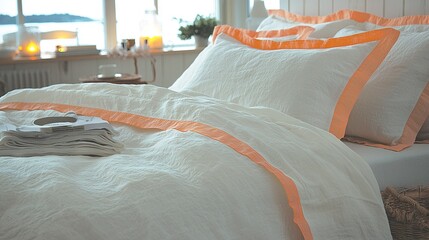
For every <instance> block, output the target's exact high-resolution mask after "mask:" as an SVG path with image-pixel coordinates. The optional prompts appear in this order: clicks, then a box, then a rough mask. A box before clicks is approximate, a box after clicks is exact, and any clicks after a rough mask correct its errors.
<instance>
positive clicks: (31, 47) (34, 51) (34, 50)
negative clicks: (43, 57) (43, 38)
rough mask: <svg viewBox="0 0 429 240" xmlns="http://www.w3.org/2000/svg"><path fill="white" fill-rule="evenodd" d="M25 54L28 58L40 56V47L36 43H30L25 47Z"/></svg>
mask: <svg viewBox="0 0 429 240" xmlns="http://www.w3.org/2000/svg"><path fill="white" fill-rule="evenodd" d="M24 49H25V53H26V54H27V55H29V56H35V55H39V54H40V47H39V45H38V44H37V43H35V42H33V41H31V42H28V43H27V46H25V48H24Z"/></svg>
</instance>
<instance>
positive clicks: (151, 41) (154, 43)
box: [140, 36, 164, 49]
mask: <svg viewBox="0 0 429 240" xmlns="http://www.w3.org/2000/svg"><path fill="white" fill-rule="evenodd" d="M146 39H147V44H148V46H149V48H151V49H157V48H158V49H159V48H163V47H164V44H163V42H162V36H142V37H140V46H143V45H144V42H145V40H146Z"/></svg>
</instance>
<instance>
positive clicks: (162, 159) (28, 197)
mask: <svg viewBox="0 0 429 240" xmlns="http://www.w3.org/2000/svg"><path fill="white" fill-rule="evenodd" d="M21 102H25V103H21ZM15 103H16V104H15ZM47 103H49V105H48V104H47ZM59 104H67V105H59ZM69 105H70V107H69ZM74 106H77V107H74ZM45 107H49V108H51V109H52V110H49V111H43V110H34V109H44V108H45ZM0 108H2V109H12V108H20V109H30V108H31V109H33V111H27V110H19V111H18V110H3V111H0V121H1V122H2V123H24V122H25V123H29V122H31V121H32V120H33V119H35V118H38V117H41V116H46V115H55V114H59V113H58V112H56V111H54V110H55V109H57V110H61V111H66V110H74V111H75V112H77V113H86V114H87V115H91V114H92V115H100V117H103V118H105V119H106V120H109V119H112V120H115V121H116V123H114V127H115V129H116V130H117V131H118V132H119V136H118V137H117V140H118V141H120V142H122V143H123V144H124V146H125V147H124V150H123V151H122V152H121V153H120V154H117V155H112V156H109V157H100V158H94V157H86V156H69V157H65V156H42V157H29V158H12V157H7V156H3V157H0V239H302V238H305V239H342V240H343V239H391V235H390V231H389V226H388V222H387V218H386V214H385V211H384V208H383V203H382V201H381V197H380V193H379V189H378V185H377V182H376V179H375V178H374V175H373V173H372V172H371V169H370V167H369V166H368V164H367V163H366V162H365V161H364V160H363V159H362V158H361V157H359V156H358V155H357V154H356V153H354V152H353V151H352V150H350V149H349V148H348V147H346V146H345V145H344V144H343V143H342V142H341V141H339V140H338V139H336V138H335V137H334V136H333V135H331V134H330V133H328V132H325V131H323V130H321V129H318V128H316V127H313V126H310V125H309V124H306V123H303V122H302V121H299V120H297V119H295V118H292V117H289V116H287V115H285V114H282V113H280V112H277V111H274V110H272V109H268V108H247V107H242V106H239V105H235V104H232V103H226V102H223V101H220V100H215V99H211V98H208V97H203V96H191V95H187V94H185V93H177V92H174V91H171V90H168V89H164V88H159V87H156V86H150V85H147V86H126V85H113V84H101V83H97V84H74V85H54V86H51V87H47V88H44V89H36V90H30V89H28V90H16V91H13V92H10V93H8V94H7V95H6V96H4V97H2V98H0ZM138 116H147V117H150V118H139V117H138ZM153 118H157V119H153ZM169 119H172V120H176V121H173V124H172V125H171V126H170V125H168V124H171V123H172V121H169ZM141 120H143V121H141ZM185 120H186V122H185ZM109 121H110V120H109ZM120 121H128V123H129V124H137V125H138V124H142V125H143V126H145V127H144V128H143V129H139V128H136V127H132V126H127V125H124V124H119V123H117V122H120ZM203 124H204V125H203ZM151 126H152V127H151ZM183 126H184V127H183ZM189 126H191V127H190V128H189ZM192 126H193V127H192ZM182 127H183V128H182ZM148 128H151V129H148ZM156 128H166V129H167V130H165V131H161V130H159V129H156ZM176 129H179V130H176ZM206 130H207V131H206ZM220 130H222V131H220ZM198 131H200V132H202V134H199V133H197V132H198ZM204 134H206V135H204ZM216 134H217V137H213V135H216ZM231 136H233V137H231ZM213 138H215V139H216V140H214V139H213ZM237 139H238V140H237ZM235 140H237V141H235ZM227 144H228V145H227ZM231 146H232V147H233V148H232V147H231ZM248 146H249V147H250V148H249V147H248ZM258 156H262V158H258ZM251 159H252V160H254V159H257V163H258V164H257V163H255V162H252V161H250V160H251ZM264 159H265V160H266V162H264V161H262V160H264ZM264 164H265V165H264ZM264 166H268V167H267V168H264ZM267 169H268V170H269V171H267ZM277 170H278V171H277ZM270 171H271V172H275V173H276V174H277V175H273V174H270ZM279 176H285V177H283V178H281V177H279ZM285 179H286V180H288V179H289V180H292V181H291V182H287V181H285ZM282 187H283V188H282ZM295 187H296V188H295ZM294 189H295V190H296V191H297V193H299V196H298V195H293V193H294ZM285 192H286V193H287V194H286V195H285ZM290 206H292V207H293V209H291V207H290ZM300 211H301V213H302V214H303V215H302V217H303V218H300V214H299V213H300ZM307 227H308V228H307ZM302 235H303V236H302Z"/></svg>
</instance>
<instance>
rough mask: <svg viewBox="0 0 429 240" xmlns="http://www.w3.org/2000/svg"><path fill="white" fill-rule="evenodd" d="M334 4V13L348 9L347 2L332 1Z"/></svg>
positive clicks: (340, 0) (343, 0)
mask: <svg viewBox="0 0 429 240" xmlns="http://www.w3.org/2000/svg"><path fill="white" fill-rule="evenodd" d="M333 3H334V12H336V11H338V10H341V9H347V8H349V1H347V0H333Z"/></svg>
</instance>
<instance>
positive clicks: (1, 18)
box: [0, 14, 95, 25]
mask: <svg viewBox="0 0 429 240" xmlns="http://www.w3.org/2000/svg"><path fill="white" fill-rule="evenodd" d="M91 21H95V20H94V19H92V18H88V17H81V16H76V15H70V14H50V15H30V16H25V22H26V23H45V22H91ZM2 24H16V16H14V17H12V16H9V15H4V14H0V25H2Z"/></svg>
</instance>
